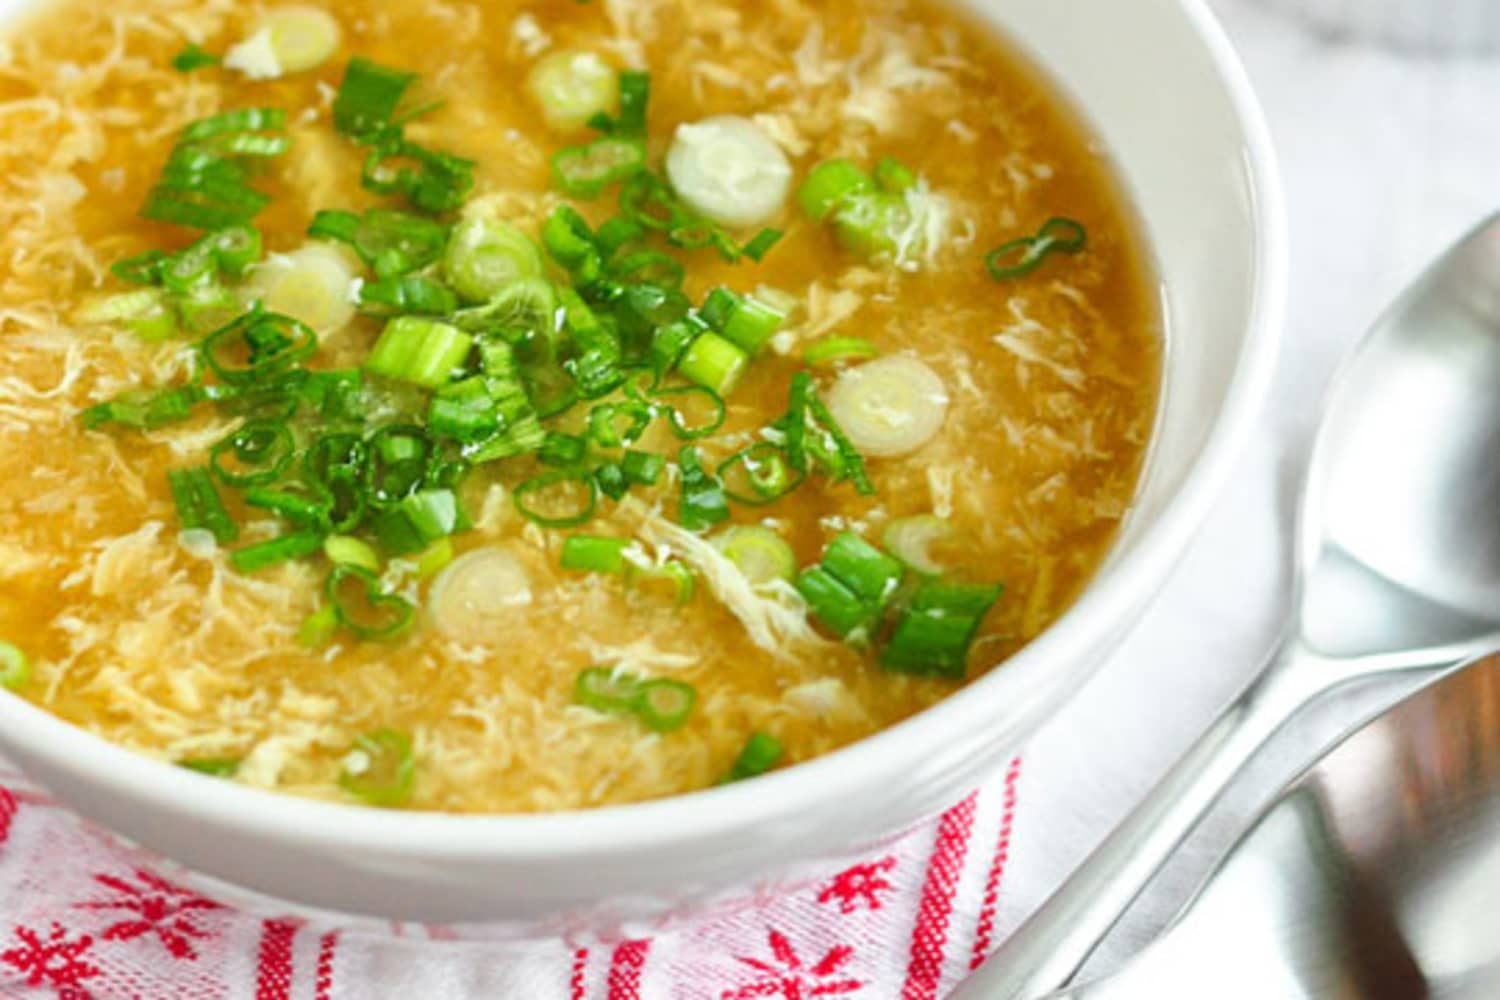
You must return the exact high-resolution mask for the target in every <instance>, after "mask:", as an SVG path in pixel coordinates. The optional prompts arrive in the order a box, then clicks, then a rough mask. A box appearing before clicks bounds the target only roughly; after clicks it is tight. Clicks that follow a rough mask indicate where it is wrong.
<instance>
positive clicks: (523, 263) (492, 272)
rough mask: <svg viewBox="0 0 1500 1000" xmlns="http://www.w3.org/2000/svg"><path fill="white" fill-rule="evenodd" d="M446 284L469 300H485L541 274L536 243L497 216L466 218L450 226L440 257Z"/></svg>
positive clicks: (540, 260) (540, 256)
mask: <svg viewBox="0 0 1500 1000" xmlns="http://www.w3.org/2000/svg"><path fill="white" fill-rule="evenodd" d="M443 273H444V275H446V276H447V278H448V282H449V284H451V285H452V286H453V288H454V289H455V290H456V291H457V292H458V294H459V295H461V296H463V298H464V300H465V301H467V302H471V303H486V302H490V301H492V300H493V299H494V298H495V297H496V296H497V295H499V294H501V293H502V292H504V291H505V290H506V289H508V288H510V287H511V286H512V285H514V284H515V283H516V282H519V281H529V280H534V279H538V278H541V277H542V276H543V264H542V255H541V253H540V252H539V251H538V250H537V248H536V244H535V243H533V242H532V241H531V238H530V237H528V236H527V235H526V234H525V233H523V232H521V231H520V230H519V229H517V228H516V227H515V226H512V225H510V224H509V223H506V222H501V221H499V220H498V219H480V218H476V219H467V220H465V221H464V222H461V223H459V224H458V225H457V226H455V227H454V228H453V234H452V235H451V236H450V237H449V238H448V249H447V252H446V254H445V255H444V257H443Z"/></svg>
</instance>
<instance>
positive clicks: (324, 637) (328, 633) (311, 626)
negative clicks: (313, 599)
mask: <svg viewBox="0 0 1500 1000" xmlns="http://www.w3.org/2000/svg"><path fill="white" fill-rule="evenodd" d="M338 630H339V613H338V610H337V609H336V608H335V607H334V606H333V605H332V604H325V605H323V606H322V607H321V608H319V609H318V610H316V611H314V612H313V613H312V614H310V615H308V616H307V617H306V618H304V619H303V620H302V624H301V626H300V627H298V629H297V643H298V645H301V646H305V647H306V648H308V649H322V648H323V647H324V646H327V645H328V644H329V643H330V642H332V641H333V637H334V636H335V635H336V634H338Z"/></svg>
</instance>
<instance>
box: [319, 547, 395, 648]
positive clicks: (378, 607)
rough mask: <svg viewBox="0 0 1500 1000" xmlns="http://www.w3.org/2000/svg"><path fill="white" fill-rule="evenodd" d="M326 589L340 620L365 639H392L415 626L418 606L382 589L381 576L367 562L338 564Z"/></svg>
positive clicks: (325, 586) (329, 577)
mask: <svg viewBox="0 0 1500 1000" xmlns="http://www.w3.org/2000/svg"><path fill="white" fill-rule="evenodd" d="M323 590H324V593H325V594H326V595H327V596H328V601H329V603H330V604H331V605H332V606H333V609H334V612H335V614H337V615H338V620H339V624H340V625H343V626H344V627H345V628H347V629H349V631H351V632H353V633H354V634H355V635H356V636H358V637H359V638H361V639H390V638H394V637H395V636H397V635H400V634H401V633H402V632H404V631H406V629H407V628H409V627H410V626H411V623H412V620H413V619H414V618H415V617H416V609H415V608H413V607H412V606H411V604H410V602H408V601H407V600H405V599H404V598H402V597H400V596H398V595H396V594H388V593H386V592H385V591H384V590H382V589H381V586H380V578H379V577H378V576H376V575H375V574H374V573H372V572H370V571H369V570H367V569H365V568H364V567H363V566H349V565H343V566H335V567H334V568H333V572H332V573H329V574H328V582H327V583H326V584H324V588H323Z"/></svg>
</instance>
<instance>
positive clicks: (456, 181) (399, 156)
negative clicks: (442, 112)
mask: <svg viewBox="0 0 1500 1000" xmlns="http://www.w3.org/2000/svg"><path fill="white" fill-rule="evenodd" d="M474 166H475V164H474V161H473V160H466V159H464V158H463V157H461V156H454V155H452V154H451V153H443V152H439V151H437V150H432V149H428V148H427V147H425V146H419V145H417V144H416V143H413V142H407V141H406V140H405V139H399V138H395V139H389V140H386V141H383V142H381V143H380V144H379V145H377V146H375V147H374V148H373V149H371V150H370V152H369V155H368V156H366V158H365V166H364V174H363V177H362V182H363V184H364V186H365V189H366V190H369V191H374V192H375V193H376V194H402V195H405V196H406V197H407V199H408V200H409V201H410V202H411V203H412V204H413V205H414V206H416V207H417V208H419V209H422V210H423V211H426V212H451V211H453V210H454V209H456V208H458V207H459V206H460V205H462V204H463V202H464V199H465V198H467V197H468V196H469V192H470V191H472V190H473V189H474Z"/></svg>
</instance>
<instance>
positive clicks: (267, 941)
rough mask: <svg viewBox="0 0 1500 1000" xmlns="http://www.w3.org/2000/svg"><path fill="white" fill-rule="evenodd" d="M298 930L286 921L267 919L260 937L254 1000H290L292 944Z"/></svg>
mask: <svg viewBox="0 0 1500 1000" xmlns="http://www.w3.org/2000/svg"><path fill="white" fill-rule="evenodd" d="M296 937H297V928H296V926H295V925H294V924H291V923H288V922H287V921H285V920H267V921H266V922H265V923H264V924H263V925H262V930H261V935H260V968H259V971H257V972H256V975H255V1000H290V998H291V995H292V942H293V941H294V940H295V939H296Z"/></svg>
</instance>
